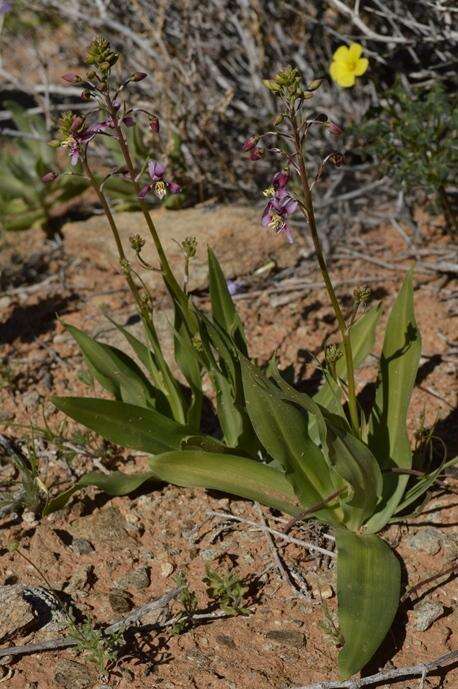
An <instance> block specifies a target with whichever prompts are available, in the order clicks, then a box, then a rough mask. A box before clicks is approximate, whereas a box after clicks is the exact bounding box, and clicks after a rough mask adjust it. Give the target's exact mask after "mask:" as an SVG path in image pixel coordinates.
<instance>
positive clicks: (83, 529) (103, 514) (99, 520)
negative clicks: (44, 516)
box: [68, 506, 132, 548]
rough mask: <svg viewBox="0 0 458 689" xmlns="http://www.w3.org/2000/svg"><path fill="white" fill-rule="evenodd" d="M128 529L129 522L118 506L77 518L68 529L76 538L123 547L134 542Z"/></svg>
mask: <svg viewBox="0 0 458 689" xmlns="http://www.w3.org/2000/svg"><path fill="white" fill-rule="evenodd" d="M126 529H127V522H126V520H125V519H124V517H123V516H122V514H121V512H120V511H119V510H118V508H117V507H112V506H109V507H105V508H103V509H101V510H99V511H98V512H96V513H95V514H91V515H89V516H88V517H80V518H79V519H76V520H75V521H74V522H72V523H71V525H70V527H69V529H68V530H69V531H70V533H71V534H72V536H73V537H76V538H84V539H86V540H89V539H90V540H91V541H94V542H95V543H105V544H107V545H117V546H118V547H119V548H123V547H126V546H128V545H131V543H132V540H131V538H130V536H129V535H128V534H127V532H126Z"/></svg>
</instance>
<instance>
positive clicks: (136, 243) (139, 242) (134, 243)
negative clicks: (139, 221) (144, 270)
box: [129, 234, 145, 254]
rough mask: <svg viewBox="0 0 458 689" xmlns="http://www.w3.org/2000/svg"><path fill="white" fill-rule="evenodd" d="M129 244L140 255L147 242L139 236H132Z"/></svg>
mask: <svg viewBox="0 0 458 689" xmlns="http://www.w3.org/2000/svg"><path fill="white" fill-rule="evenodd" d="M129 243H130V246H131V247H132V249H133V250H134V251H135V253H136V254H139V253H140V251H141V250H142V248H143V247H144V246H145V240H144V238H143V237H142V236H141V235H139V234H131V235H130V237H129Z"/></svg>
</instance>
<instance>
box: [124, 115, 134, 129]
mask: <svg viewBox="0 0 458 689" xmlns="http://www.w3.org/2000/svg"><path fill="white" fill-rule="evenodd" d="M122 123H123V124H125V126H126V127H133V126H134V124H135V120H134V118H133V117H132V116H131V115H124V117H123V118H122Z"/></svg>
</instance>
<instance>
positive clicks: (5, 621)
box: [0, 584, 35, 641]
mask: <svg viewBox="0 0 458 689" xmlns="http://www.w3.org/2000/svg"><path fill="white" fill-rule="evenodd" d="M24 589H25V586H23V585H22V584H15V585H13V586H0V611H1V614H0V641H1V640H2V639H4V638H5V637H11V636H12V635H13V634H15V633H16V632H19V631H21V630H23V629H24V628H25V627H27V626H28V625H30V624H31V623H32V622H34V620H35V616H34V614H33V609H32V607H31V606H30V605H29V603H27V601H26V600H25V599H24V598H23V596H22V592H23V591H24Z"/></svg>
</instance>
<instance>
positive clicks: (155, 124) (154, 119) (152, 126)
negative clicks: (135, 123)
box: [149, 115, 160, 134]
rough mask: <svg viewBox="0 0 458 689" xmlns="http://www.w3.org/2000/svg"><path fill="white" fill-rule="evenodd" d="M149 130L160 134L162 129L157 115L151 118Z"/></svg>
mask: <svg viewBox="0 0 458 689" xmlns="http://www.w3.org/2000/svg"><path fill="white" fill-rule="evenodd" d="M149 128H150V129H151V131H152V132H154V133H155V134H158V133H159V129H160V125H159V118H158V117H156V115H152V116H151V118H150V121H149Z"/></svg>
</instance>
